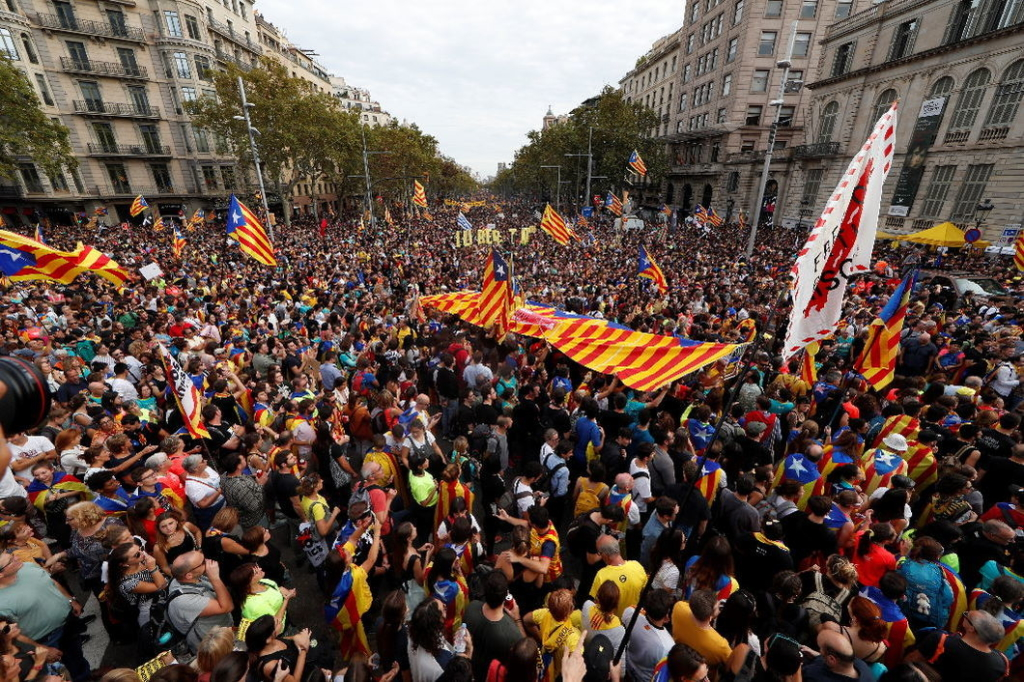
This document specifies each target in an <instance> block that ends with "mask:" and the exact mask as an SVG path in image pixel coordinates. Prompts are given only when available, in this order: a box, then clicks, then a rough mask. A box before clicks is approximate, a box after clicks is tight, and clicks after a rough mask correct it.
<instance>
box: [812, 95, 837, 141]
mask: <svg viewBox="0 0 1024 682" xmlns="http://www.w3.org/2000/svg"><path fill="white" fill-rule="evenodd" d="M838 119H839V102H829V103H828V104H826V105H825V108H824V109H822V110H821V124H820V127H819V128H818V139H817V142H831V141H832V135H833V134H834V133H835V131H836V121H837V120H838Z"/></svg>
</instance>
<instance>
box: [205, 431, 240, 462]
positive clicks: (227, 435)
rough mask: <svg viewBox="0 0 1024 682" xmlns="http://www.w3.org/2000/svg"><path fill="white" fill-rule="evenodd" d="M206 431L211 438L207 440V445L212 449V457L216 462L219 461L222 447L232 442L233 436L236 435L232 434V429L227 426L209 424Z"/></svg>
mask: <svg viewBox="0 0 1024 682" xmlns="http://www.w3.org/2000/svg"><path fill="white" fill-rule="evenodd" d="M206 430H207V431H209V433H210V437H209V438H208V439H206V445H207V447H208V448H209V449H210V455H211V456H212V457H213V458H214V460H219V459H220V455H221V447H222V446H223V445H224V443H227V442H228V441H229V440H231V436H232V435H234V434H233V433H232V432H231V428H230V426H228V425H227V424H220V425H218V426H214V425H213V424H207V425H206Z"/></svg>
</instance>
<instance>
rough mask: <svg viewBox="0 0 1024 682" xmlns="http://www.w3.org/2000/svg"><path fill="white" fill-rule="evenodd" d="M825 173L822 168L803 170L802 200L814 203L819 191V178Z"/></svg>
mask: <svg viewBox="0 0 1024 682" xmlns="http://www.w3.org/2000/svg"><path fill="white" fill-rule="evenodd" d="M823 175H825V169H823V168H809V169H807V170H806V171H805V172H804V194H803V201H806V202H807V203H809V204H811V205H814V202H815V200H817V198H818V192H819V191H821V178H822V176H823Z"/></svg>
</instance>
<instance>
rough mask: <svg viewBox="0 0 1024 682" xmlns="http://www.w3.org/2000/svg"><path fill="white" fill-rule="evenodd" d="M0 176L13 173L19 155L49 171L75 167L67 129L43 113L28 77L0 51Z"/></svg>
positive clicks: (53, 171) (55, 173) (53, 173)
mask: <svg viewBox="0 0 1024 682" xmlns="http://www.w3.org/2000/svg"><path fill="white" fill-rule="evenodd" d="M0 92H2V93H4V94H3V96H2V97H0V176H3V177H7V178H10V177H14V174H15V172H16V170H17V168H18V159H19V158H20V157H29V158H31V159H32V160H33V161H34V162H35V163H37V164H39V166H40V167H41V168H42V169H43V170H44V171H45V172H46V173H48V174H49V175H57V174H58V173H60V172H61V171H62V169H63V168H71V169H74V168H77V167H78V161H77V160H76V159H75V157H74V154H73V152H72V149H71V140H70V138H69V135H68V129H67V128H65V127H64V126H63V125H61V124H60V123H55V122H53V121H51V120H50V119H49V117H47V116H46V114H45V113H43V110H42V109H41V108H40V105H39V98H38V97H36V93H35V90H33V88H32V85H31V83H29V80H28V77H26V76H25V74H24V73H23V72H22V71H21V69H19V68H17V67H16V66H15V65H14V64H13V62H11V60H10V59H9V58H7V57H6V56H2V55H0Z"/></svg>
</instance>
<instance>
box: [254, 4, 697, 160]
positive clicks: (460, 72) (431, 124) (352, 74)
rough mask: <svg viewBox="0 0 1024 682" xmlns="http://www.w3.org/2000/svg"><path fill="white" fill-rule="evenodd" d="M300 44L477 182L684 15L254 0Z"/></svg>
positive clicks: (678, 9) (597, 8)
mask: <svg viewBox="0 0 1024 682" xmlns="http://www.w3.org/2000/svg"><path fill="white" fill-rule="evenodd" d="M256 8H257V9H258V10H259V11H260V12H262V13H263V15H264V16H265V17H266V18H267V19H268V20H269V21H270V22H271V23H273V24H274V25H275V26H277V27H278V28H279V29H282V30H283V31H284V32H285V34H286V35H287V36H288V38H289V40H291V41H292V43H294V44H296V45H297V46H299V47H301V48H303V49H307V50H312V51H315V52H317V53H318V54H319V55H320V56H319V61H320V62H321V63H322V64H323V65H324V66H325V67H327V69H328V70H330V71H331V72H332V73H334V74H335V75H337V76H343V77H344V78H345V80H346V81H347V82H348V84H349V85H353V86H356V87H362V88H367V89H369V91H370V95H371V97H372V98H373V99H374V100H376V101H378V102H380V104H381V106H382V107H383V108H384V109H385V110H386V111H388V112H389V113H391V115H392V116H395V117H396V118H397V119H398V120H399V121H402V120H406V121H408V122H410V123H416V124H417V125H418V126H419V127H420V128H421V129H422V130H423V131H424V132H426V133H428V134H430V135H433V136H434V137H436V138H437V140H438V142H439V144H440V148H441V152H442V153H444V154H447V155H448V156H451V157H453V158H454V159H455V160H456V161H457V162H459V163H460V164H462V165H465V166H469V167H470V168H471V169H472V170H474V171H476V172H477V173H479V174H480V176H481V177H484V178H486V177H487V176H491V175H493V174H494V173H495V172H496V170H497V164H498V162H502V161H503V162H506V163H510V162H511V161H512V159H513V155H514V153H515V151H516V150H517V149H519V147H521V146H522V145H523V144H525V143H526V133H527V132H529V131H530V130H537V129H540V127H541V122H542V118H543V117H544V114H545V113H547V109H548V105H551V107H552V108H553V111H554V113H555V114H566V113H569V111H571V110H572V109H573V108H575V107H576V106H578V105H579V104H580V102H582V101H583V100H585V99H587V98H588V97H591V96H593V95H595V94H597V93H598V92H600V90H601V88H602V87H604V86H605V85H611V86H613V87H618V82H619V79H620V78H622V76H624V75H625V74H626V72H628V71H629V70H630V69H631V68H632V67H633V65H634V64H635V62H636V59H637V58H638V57H640V56H641V55H643V54H645V53H646V52H647V51H648V50H649V49H650V47H651V45H652V44H653V43H654V41H656V40H657V39H658V38H660V37H662V36H664V35H668V34H670V33H672V32H673V31H675V30H676V29H677V28H678V27H679V26H680V25H681V24H682V20H683V2H682V0H624V1H620V2H611V1H609V0H588V1H587V2H583V1H582V0H513V1H508V0H501V1H499V0H433V1H431V0H420V1H418V2H416V1H413V0H363V1H362V2H358V1H357V2H351V1H342V2H337V1H333V2H331V1H329V0H297V1H296V0H257V4H256Z"/></svg>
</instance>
